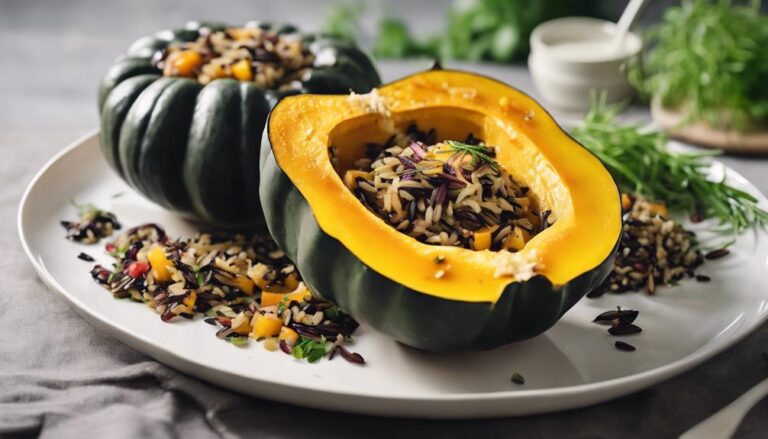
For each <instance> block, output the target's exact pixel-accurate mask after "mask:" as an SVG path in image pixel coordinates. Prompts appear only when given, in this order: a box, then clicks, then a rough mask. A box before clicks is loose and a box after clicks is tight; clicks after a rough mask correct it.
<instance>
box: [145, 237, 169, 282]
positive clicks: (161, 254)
mask: <svg viewBox="0 0 768 439" xmlns="http://www.w3.org/2000/svg"><path fill="white" fill-rule="evenodd" d="M147 260H148V261H149V265H150V266H151V267H152V274H153V275H154V276H155V280H156V281H158V282H167V281H169V280H171V272H170V271H168V267H171V266H173V262H171V260H170V259H168V257H167V256H165V249H164V248H163V247H162V246H159V245H156V246H154V247H152V249H151V250H150V251H149V253H147Z"/></svg>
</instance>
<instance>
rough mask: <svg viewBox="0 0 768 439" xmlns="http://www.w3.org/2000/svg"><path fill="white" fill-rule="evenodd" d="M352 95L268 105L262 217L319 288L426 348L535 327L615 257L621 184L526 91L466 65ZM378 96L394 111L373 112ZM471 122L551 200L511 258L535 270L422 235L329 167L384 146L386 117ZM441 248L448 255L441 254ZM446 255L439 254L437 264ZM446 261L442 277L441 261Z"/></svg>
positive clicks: (466, 129) (505, 255)
mask: <svg viewBox="0 0 768 439" xmlns="http://www.w3.org/2000/svg"><path fill="white" fill-rule="evenodd" d="M377 92H378V93H376V94H374V93H371V94H369V95H368V97H370V98H371V100H372V103H375V102H373V100H374V98H377V99H378V104H376V105H360V103H361V102H365V100H364V99H361V98H360V96H357V97H353V98H350V97H349V96H322V97H321V96H308V95H304V96H291V97H288V98H286V99H283V100H282V101H281V102H280V103H279V104H278V105H277V106H276V107H275V109H274V110H273V111H272V113H271V115H270V119H269V122H268V126H267V130H266V131H265V133H264V144H263V146H262V150H261V154H262V155H261V175H262V179H263V183H262V184H261V188H260V195H261V200H262V204H263V207H264V212H265V216H266V221H267V225H268V226H269V229H270V232H271V233H272V235H273V236H274V238H275V240H276V241H277V243H278V244H279V245H280V246H281V247H282V248H283V249H284V250H285V251H286V253H287V255H288V256H289V257H290V258H292V259H293V261H294V262H295V263H296V265H297V267H298V269H299V270H300V271H301V273H302V276H303V278H304V280H305V281H306V282H307V284H308V285H309V286H310V287H311V288H312V289H313V290H314V291H316V292H317V293H319V294H320V295H322V296H323V297H325V298H327V299H329V300H332V301H335V302H336V303H338V305H339V306H340V307H341V308H343V309H344V310H346V311H348V312H350V313H351V315H352V316H354V317H355V318H356V319H357V320H358V321H360V322H363V323H365V324H367V325H369V326H371V327H373V328H374V329H376V330H379V331H381V332H383V333H385V334H388V335H389V336H391V337H393V338H394V339H396V340H398V341H400V342H402V343H405V344H407V345H411V346H414V347H417V348H421V349H425V350H433V351H442V350H454V349H468V348H469V349H472V348H483V349H486V348H493V347H496V346H499V345H503V344H506V343H509V342H513V341H516V340H522V339H526V338H530V337H533V336H536V335H538V334H541V333H542V332H544V331H545V330H547V329H548V328H550V327H551V326H552V325H554V324H555V322H557V320H558V319H559V318H560V317H561V316H562V315H563V314H564V313H565V312H566V311H567V310H568V309H569V308H570V307H571V306H573V305H574V304H575V303H576V302H577V301H578V300H579V299H580V298H582V297H583V296H584V295H585V294H586V293H587V292H589V291H590V290H591V289H592V288H594V287H596V286H597V285H599V284H600V283H601V282H602V281H603V279H604V278H605V277H606V276H607V274H608V273H609V271H610V270H611V267H612V261H613V258H614V256H615V253H616V250H617V247H618V242H619V237H620V233H621V203H620V197H619V191H618V189H617V187H616V185H615V183H614V181H613V179H612V178H611V176H610V174H609V173H608V171H607V170H606V169H605V167H604V166H603V165H602V163H601V162H600V161H599V160H598V159H597V158H595V157H594V156H593V155H592V154H590V153H589V152H588V151H587V150H586V149H585V148H583V147H582V146H581V145H580V144H578V143H577V142H576V141H575V140H573V139H572V138H571V137H569V136H568V135H567V134H566V133H565V132H564V131H563V130H562V129H561V128H560V127H559V126H558V125H557V124H556V123H555V121H554V120H553V119H552V117H551V116H550V115H549V114H548V113H546V112H545V111H544V110H543V109H542V107H541V106H539V104H537V103H536V102H535V101H534V100H533V99H531V98H530V97H528V96H526V95H524V94H523V93H521V92H520V91H518V90H517V89H515V88H512V87H510V86H508V85H505V84H503V83H501V82H498V81H495V80H492V79H489V78H487V77H483V76H479V75H476V74H471V73H464V72H457V71H440V70H435V71H429V72H425V73H420V74H416V75H414V76H410V77H407V78H405V79H402V80H399V81H397V82H394V83H392V84H389V85H386V86H383V87H381V88H379V89H377ZM382 105H383V106H384V107H385V108H386V109H388V111H385V112H383V113H391V116H388V115H387V114H382V112H381V111H373V110H374V109H376V108H381V107H382ZM413 122H416V123H418V125H419V126H421V127H424V128H425V129H426V128H431V127H434V128H435V129H436V130H437V138H438V139H463V138H465V137H466V136H467V133H470V132H471V133H474V134H475V135H477V136H478V137H481V138H483V139H485V141H486V143H487V144H489V145H495V146H496V154H497V156H496V159H497V161H498V163H499V164H500V165H501V166H503V167H504V168H505V169H506V170H507V171H509V172H510V174H511V175H513V176H514V177H515V179H518V180H519V181H521V182H522V183H524V184H525V185H526V186H528V187H529V188H530V190H531V191H533V193H534V194H535V195H536V196H537V197H538V198H539V200H540V202H541V203H542V204H543V205H544V206H546V208H547V209H551V211H552V215H553V216H554V217H556V221H555V222H554V224H553V225H552V226H551V227H549V228H548V229H546V230H544V231H542V232H540V233H539V234H537V235H536V236H534V237H533V238H532V239H531V240H530V241H529V242H528V243H527V244H526V245H525V247H524V248H523V249H522V250H521V251H520V252H519V253H517V254H516V255H517V257H519V258H521V259H523V260H526V259H529V260H535V261H536V264H537V267H538V268H537V273H538V274H536V275H533V277H530V275H529V276H528V277H522V276H521V277H520V278H519V279H518V277H517V276H516V275H512V276H499V274H498V272H497V268H498V267H499V266H500V265H503V264H504V263H505V261H507V260H508V259H509V258H510V257H511V256H512V255H513V254H512V253H510V252H507V251H500V252H493V251H489V250H484V251H473V250H469V249H465V248H459V247H444V246H437V245H428V244H424V243H421V242H419V241H417V240H416V239H414V238H412V237H410V236H408V235H405V234H403V233H401V232H399V231H397V230H395V229H394V228H393V227H390V226H389V225H388V224H386V223H385V221H384V220H383V219H381V218H379V217H378V216H376V215H375V214H374V213H372V212H371V211H369V210H368V209H367V208H366V207H365V206H364V205H363V204H362V203H361V202H360V201H359V200H358V199H357V198H355V196H354V195H353V193H352V192H351V191H349V190H347V188H346V187H345V185H344V183H343V181H342V179H341V178H340V177H339V174H338V173H337V171H336V170H335V169H334V167H333V166H332V164H331V162H330V159H329V155H328V152H327V150H328V148H329V146H331V145H333V146H334V147H336V150H337V152H336V157H337V158H338V159H339V161H340V163H341V166H345V164H347V165H348V164H349V163H350V162H351V161H353V160H354V159H355V158H356V157H361V156H362V154H363V152H362V150H363V148H364V147H365V144H366V142H380V143H383V142H384V140H385V139H387V137H388V136H389V135H390V132H391V126H392V123H394V125H395V126H396V127H405V126H408V125H409V124H411V123H413ZM443 259H444V260H443ZM438 261H440V263H441V264H442V265H436V264H437V263H438ZM447 266H450V270H447V271H446V272H445V274H444V275H443V276H442V277H439V276H435V272H436V270H437V269H438V268H440V267H447Z"/></svg>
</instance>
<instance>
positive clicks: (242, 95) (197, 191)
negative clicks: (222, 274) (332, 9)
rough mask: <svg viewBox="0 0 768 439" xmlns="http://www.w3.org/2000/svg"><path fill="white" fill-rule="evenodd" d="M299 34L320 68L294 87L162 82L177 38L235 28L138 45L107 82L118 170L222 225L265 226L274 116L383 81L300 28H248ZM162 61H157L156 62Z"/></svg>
mask: <svg viewBox="0 0 768 439" xmlns="http://www.w3.org/2000/svg"><path fill="white" fill-rule="evenodd" d="M255 27H258V28H260V29H263V30H264V31H270V32H275V33H276V34H278V35H288V36H290V37H295V38H300V40H301V41H302V43H303V44H304V45H305V47H307V48H308V50H309V53H311V54H312V55H313V56H314V62H313V65H312V66H311V67H309V68H307V69H306V71H305V72H304V73H303V76H302V77H301V78H299V80H298V81H294V83H296V84H292V85H294V86H293V87H292V88H291V89H290V90H282V91H278V90H274V89H264V88H262V87H260V86H259V85H257V84H256V83H255V82H248V81H239V80H236V79H215V80H213V81H211V82H209V83H207V84H205V85H204V84H202V83H200V82H199V81H197V80H195V79H190V78H184V77H168V76H163V72H162V71H161V69H160V68H159V67H157V66H156V65H157V56H158V55H162V54H163V51H164V50H166V48H167V47H169V45H170V44H172V43H174V42H177V43H178V42H190V41H195V40H197V39H198V37H200V36H201V35H205V33H206V32H210V31H212V30H224V29H228V28H229V26H226V25H223V24H211V23H190V24H188V25H187V26H186V28H185V29H182V30H176V31H161V32H158V33H156V34H154V35H152V36H147V37H144V38H141V39H139V40H138V41H136V42H135V43H134V44H133V45H131V46H130V48H129V49H128V51H127V53H126V54H125V55H124V56H122V57H120V58H119V59H118V60H117V61H116V62H115V63H114V64H113V65H112V67H111V68H110V69H109V71H108V72H107V73H106V75H105V76H104V77H103V79H102V81H101V85H100V87H99V94H98V100H99V102H98V104H99V112H100V115H101V147H102V152H103V155H104V157H105V158H106V160H107V161H108V162H109V164H110V165H111V167H112V168H113V169H114V170H115V171H116V172H117V173H118V174H119V175H120V176H121V177H122V178H123V179H124V180H125V181H126V182H128V183H129V184H130V185H131V186H133V187H134V188H135V189H136V190H138V191H139V192H140V193H142V194H143V195H144V196H146V197H147V198H149V199H150V200H152V201H154V202H156V203H158V204H160V205H162V206H165V207H166V208H169V209H172V210H176V211H179V212H182V213H184V214H186V215H187V216H192V217H196V218H198V219H200V220H202V221H204V222H207V223H210V224H214V225H218V226H232V227H239V226H250V225H254V224H258V223H260V222H262V221H263V217H262V212H261V205H260V203H259V199H258V183H259V171H258V169H259V168H258V160H259V147H260V145H261V135H262V131H263V129H264V125H265V123H266V120H267V115H268V113H269V111H270V109H271V108H272V107H273V106H274V104H275V103H276V102H277V101H278V100H280V99H281V98H282V97H283V96H285V95H288V94H298V93H319V94H324V93H348V92H349V91H350V90H354V91H358V92H364V91H368V90H370V89H371V88H372V87H375V86H376V85H378V84H379V83H380V80H379V76H378V74H377V72H376V69H375V67H374V66H373V64H372V63H371V61H370V60H369V59H368V57H367V56H366V55H365V54H364V53H363V52H361V51H360V50H359V49H357V48H356V47H354V46H350V45H348V44H345V43H342V42H339V41H336V40H333V39H329V38H326V37H322V36H315V35H306V34H299V33H298V32H297V30H296V29H295V28H294V27H291V26H277V25H271V24H266V23H249V24H247V25H246V26H245V28H255ZM153 58H154V59H153Z"/></svg>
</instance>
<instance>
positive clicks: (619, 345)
mask: <svg viewBox="0 0 768 439" xmlns="http://www.w3.org/2000/svg"><path fill="white" fill-rule="evenodd" d="M613 345H614V346H616V349H618V350H620V351H625V352H634V351H635V350H636V349H637V348H636V347H634V346H632V345H631V344H629V343H627V342H624V341H621V340H617V341H616V343H614V344H613Z"/></svg>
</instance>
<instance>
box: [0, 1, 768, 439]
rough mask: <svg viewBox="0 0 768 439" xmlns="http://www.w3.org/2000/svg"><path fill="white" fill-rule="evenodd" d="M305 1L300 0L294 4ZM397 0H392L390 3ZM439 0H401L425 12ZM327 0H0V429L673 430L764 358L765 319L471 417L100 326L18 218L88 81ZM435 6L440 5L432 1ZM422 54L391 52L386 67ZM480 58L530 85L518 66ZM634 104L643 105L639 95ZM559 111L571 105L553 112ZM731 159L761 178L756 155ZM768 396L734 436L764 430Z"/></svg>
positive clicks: (752, 372) (218, 432)
mask: <svg viewBox="0 0 768 439" xmlns="http://www.w3.org/2000/svg"><path fill="white" fill-rule="evenodd" d="M297 3H298V4H297ZM407 3H408V2H406V1H405V0H399V1H397V2H393V3H390V7H391V8H392V9H393V10H397V9H398V8H401V7H404V5H405V4H407ZM439 5H442V3H439V2H420V3H417V4H414V5H412V6H410V8H411V9H410V10H411V11H413V13H412V15H413V16H417V17H421V19H422V22H423V23H424V26H426V27H427V28H429V27H434V26H435V19H434V17H438V16H442V14H443V13H442V10H441V8H439V7H438V6H439ZM182 6H183V7H182ZM322 6H323V5H322V2H310V1H303V2H273V3H266V2H258V3H257V2H248V1H232V0H229V1H227V2H210V1H208V2H205V1H203V0H196V1H194V2H185V3H183V4H182V3H178V4H171V3H161V2H140V1H123V2H117V1H115V2H102V1H85V0H77V1H72V2H53V1H51V2H48V3H44V2H39V1H14V0H0V47H1V48H2V49H3V50H2V52H1V53H2V55H0V72H2V77H1V78H0V152H2V158H1V159H0V176H1V177H2V181H0V184H1V185H2V186H1V189H0V261H1V263H2V268H1V269H0V435H9V436H22V437H23V436H36V435H41V436H46V437H88V436H91V437H125V438H135V437H174V436H182V435H183V436H187V437H208V436H211V437H215V436H261V437H270V436H275V437H284V436H291V437H293V436H309V435H315V436H355V435H370V436H392V435H407V436H411V435H414V436H415V435H435V436H443V437H453V436H459V437H460V436H470V435H472V436H480V435H489V436H502V435H503V436H511V435H515V436H520V437H553V436H568V437H606V438H607V437H620V436H629V437H653V438H658V437H671V436H675V435H677V434H679V433H681V432H682V431H684V430H685V429H687V428H689V427H690V426H692V425H693V424H695V423H696V422H698V421H700V420H702V419H703V418H705V417H706V416H708V415H709V414H711V413H712V412H714V411H715V410H717V409H719V408H721V407H722V406H723V405H725V404H726V403H727V402H729V401H730V400H732V399H733V398H735V397H736V396H738V395H739V394H741V393H742V392H744V391H746V390H747V389H748V388H749V387H751V386H752V385H754V384H755V383H757V382H758V381H759V380H761V379H762V378H764V377H765V376H766V374H768V364H766V363H765V362H764V361H763V360H762V359H761V356H760V354H761V352H763V351H766V350H768V328H766V327H763V328H761V329H759V330H758V331H756V332H755V333H754V334H753V335H751V336H750V337H748V338H747V339H746V340H744V341H743V342H741V343H740V344H738V345H737V346H735V347H734V348H732V349H730V350H728V351H727V352H725V353H724V354H722V355H720V356H718V357H716V358H715V359H713V360H711V361H709V362H707V363H706V364H704V365H702V366H700V367H698V368H696V369H694V370H692V371H690V372H688V373H685V374H683V375H682V376H680V377H677V378H674V379H672V380H670V381H668V382H666V383H664V384H661V385H659V386H656V387H655V388H652V389H649V390H645V391H642V392H639V393H637V394H635V395H631V396H628V397H625V398H621V399H619V400H616V401H613V402H610V403H607V404H603V405H600V406H596V407H591V408H585V409H581V410H574V411H570V412H565V413H557V414H549V415H542V416H534V417H526V418H517V419H496V420H477V421H428V420H403V419H385V418H376V417H366V416H356V415H348V414H342V413H331V412H322V411H316V410H309V409H303V408H298V407H291V406H286V405H283V404H278V403H274V402H271V401H267V400H260V399H255V398H250V397H245V396H241V395H238V394H234V393H231V392H228V391H225V390H221V389H219V388H216V387H213V386H211V385H208V384H205V383H202V382H199V381H197V380H195V379H192V378H189V377H186V376H184V375H181V374H179V373H178V372H175V371H173V370H171V369H169V368H167V367H165V366H163V365H161V364H158V363H156V362H154V361H153V360H152V359H150V358H147V357H146V356H144V355H143V354H141V353H139V352H136V351H134V350H133V349H131V348H129V347H127V346H125V345H123V344H121V343H119V342H117V341H115V340H114V339H112V338H110V337H108V336H106V335H104V334H101V333H99V332H98V331H96V330H95V329H94V328H92V327H91V326H89V325H88V324H87V323H86V322H85V321H84V320H82V319H81V318H79V317H78V316H77V315H76V314H75V313H74V312H73V311H72V310H70V309H69V307H68V306H67V304H66V303H65V302H64V301H63V300H62V299H60V298H59V297H58V295H56V294H55V293H54V292H52V291H49V290H48V289H47V288H46V287H45V286H44V285H43V283H42V282H41V281H40V280H39V279H38V278H37V276H36V275H35V273H34V272H33V271H32V268H31V266H30V265H29V263H28V262H27V260H26V257H25V256H24V254H23V252H22V249H21V246H20V244H19V241H18V238H17V234H16V219H15V218H16V210H17V207H18V203H19V199H20V197H21V193H22V190H23V188H24V187H25V186H26V185H27V183H28V182H29V180H30V179H31V177H32V175H33V174H34V172H36V171H37V169H39V168H40V167H41V166H42V164H43V163H44V162H45V161H46V160H47V159H48V158H49V157H50V156H51V155H52V154H54V153H55V152H56V151H58V150H59V149H61V148H62V147H63V146H64V145H65V144H67V143H68V142H69V141H71V140H73V139H74V138H76V137H78V136H79V135H81V134H82V133H84V132H85V131H87V130H89V129H92V128H93V127H94V126H96V125H97V115H96V111H95V84H96V82H97V80H98V78H99V76H100V75H101V73H102V72H103V70H104V69H105V68H106V66H107V65H108V64H109V62H110V60H111V59H112V58H113V57H114V56H115V55H116V54H117V53H119V52H120V51H121V50H123V49H124V48H125V47H126V46H127V44H128V43H129V42H130V41H131V40H132V39H133V38H135V37H137V36H140V35H142V34H145V33H148V32H150V31H152V30H154V29H157V28H160V27H164V26H167V25H169V24H171V25H172V24H181V23H183V22H185V21H187V20H189V19H195V18H200V17H204V18H219V19H231V20H233V21H238V20H242V18H243V17H261V18H277V19H283V20H291V21H294V22H298V24H300V25H303V26H306V27H310V28H311V27H316V24H317V21H316V20H317V17H320V16H322V13H321V8H322ZM437 11H439V13H438V12H437ZM418 65H419V64H418V63H416V64H408V63H406V64H401V63H386V64H383V65H382V70H383V72H384V76H385V77H386V78H389V79H391V78H394V77H396V76H398V75H400V74H402V73H406V72H407V71H409V70H413V69H416V68H418ZM488 73H490V74H492V75H494V76H497V77H499V78H500V79H502V80H505V81H508V82H511V83H514V84H516V85H518V86H520V87H521V88H523V89H525V90H528V91H530V88H531V87H530V79H529V77H528V75H527V73H526V71H525V70H524V69H523V68H521V67H518V68H490V69H488ZM632 115H633V116H634V117H641V118H642V117H645V113H643V112H642V111H639V112H638V111H635V112H634V113H633V114H632ZM559 116H561V117H563V116H566V115H559ZM725 161H726V162H727V163H728V164H729V165H731V166H733V167H734V168H736V169H737V170H738V171H739V172H741V173H743V174H744V175H745V176H747V177H748V178H750V179H751V180H752V181H753V182H755V183H756V184H757V185H758V187H760V188H761V189H762V190H763V191H766V190H768V176H766V174H765V173H766V170H768V167H767V166H766V161H765V160H764V159H745V158H726V159H725ZM767 415H768V403H767V402H764V403H762V404H761V405H759V406H758V407H757V408H755V409H754V411H753V412H752V414H751V415H750V416H749V417H748V418H747V420H746V421H745V422H744V423H743V424H742V426H741V429H740V430H739V433H738V436H739V437H765V435H766V432H768V416H767Z"/></svg>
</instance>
